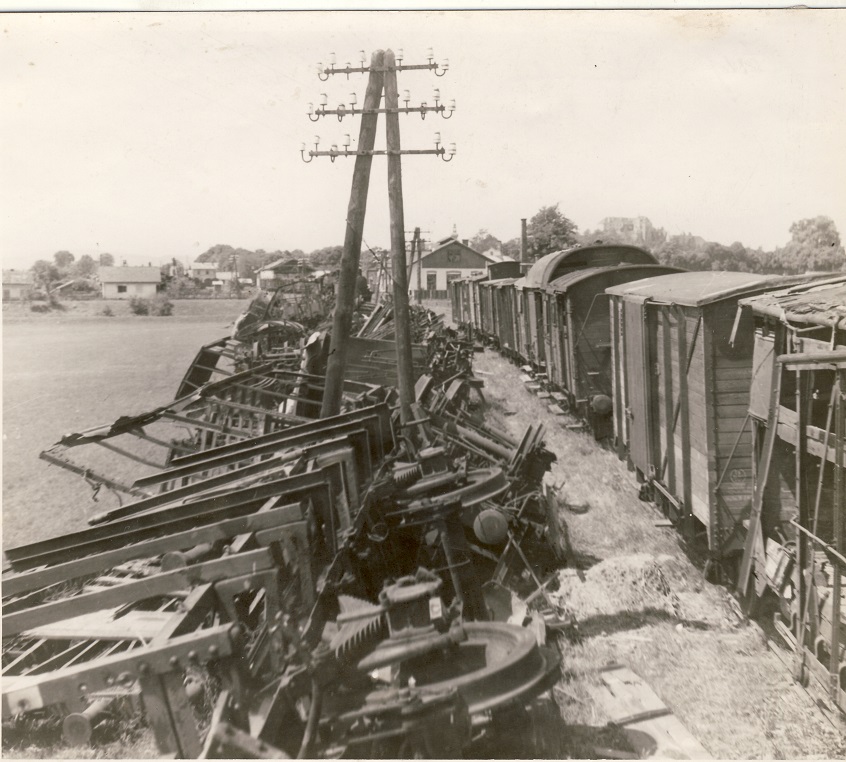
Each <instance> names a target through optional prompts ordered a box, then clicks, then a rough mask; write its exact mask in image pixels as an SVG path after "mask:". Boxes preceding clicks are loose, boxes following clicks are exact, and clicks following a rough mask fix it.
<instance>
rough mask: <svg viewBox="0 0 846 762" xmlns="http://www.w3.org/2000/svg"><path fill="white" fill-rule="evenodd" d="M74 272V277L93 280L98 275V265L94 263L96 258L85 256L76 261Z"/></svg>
mask: <svg viewBox="0 0 846 762" xmlns="http://www.w3.org/2000/svg"><path fill="white" fill-rule="evenodd" d="M73 270H74V275H76V276H77V277H78V278H93V277H94V276H95V275H96V274H97V263H96V262H95V261H94V257H91V256H89V255H88V254H83V255H82V256H81V257H80V258H79V259H78V260H77V261H76V265H75V266H74V268H73Z"/></svg>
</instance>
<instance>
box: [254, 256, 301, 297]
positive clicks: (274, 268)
mask: <svg viewBox="0 0 846 762" xmlns="http://www.w3.org/2000/svg"><path fill="white" fill-rule="evenodd" d="M312 273H313V269H312V267H311V265H309V264H308V263H306V262H305V261H304V260H299V259H296V258H295V257H288V258H285V257H283V258H282V259H277V260H276V261H275V262H271V263H270V264H269V265H265V266H264V267H262V268H261V270H260V271H259V274H258V278H256V285H257V286H258V287H259V288H263V289H266V290H268V291H271V290H273V289H275V288H279V287H280V286H283V285H284V284H285V283H290V282H291V281H292V280H300V279H302V278H309V277H311V275H312Z"/></svg>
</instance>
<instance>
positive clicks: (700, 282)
mask: <svg viewBox="0 0 846 762" xmlns="http://www.w3.org/2000/svg"><path fill="white" fill-rule="evenodd" d="M790 282H793V281H792V280H787V279H784V278H778V277H776V276H767V275H754V274H750V273H735V272H687V273H676V274H673V275H664V276H660V277H656V278H648V279H646V280H641V281H636V282H634V283H631V284H628V285H623V286H615V287H612V288H610V289H608V293H609V294H610V296H611V321H612V344H613V346H612V353H613V369H614V375H613V384H614V434H615V439H616V441H617V443H618V447H619V448H620V449H622V450H624V451H625V454H626V456H627V458H628V460H629V463H630V465H631V466H632V467H633V468H634V469H636V470H637V473H638V476H639V478H640V479H642V480H644V481H646V482H647V483H648V484H649V485H650V486H651V487H652V488H653V490H652V493H653V497H654V498H655V499H656V501H658V502H659V503H660V504H661V505H663V506H664V507H665V508H666V509H667V510H668V511H669V512H670V513H671V515H673V516H674V517H677V518H679V519H681V520H682V528H683V529H684V530H685V532H686V533H688V534H692V533H693V532H694V531H701V530H702V529H703V528H704V531H705V533H706V537H707V543H708V548H709V550H710V555H711V559H712V561H714V562H716V563H720V562H722V561H723V560H724V559H726V558H727V557H729V556H730V555H733V554H737V555H736V557H735V560H737V558H739V551H740V550H742V548H743V545H744V538H745V530H744V527H743V524H742V521H743V519H745V518H746V517H747V516H748V515H749V510H750V505H751V498H752V487H753V477H754V471H753V466H752V427H751V425H750V421H749V415H748V409H749V388H750V382H751V380H752V355H753V352H752V343H753V342H752V330H751V322H750V321H746V324H745V325H744V324H740V325H738V326H735V317H736V315H737V314H738V312H737V301H738V299H740V298H741V297H744V296H752V295H755V294H758V293H762V292H764V291H766V290H768V289H772V288H774V287H778V286H779V285H780V284H782V285H787V284H788V283H790ZM732 339H734V341H732Z"/></svg>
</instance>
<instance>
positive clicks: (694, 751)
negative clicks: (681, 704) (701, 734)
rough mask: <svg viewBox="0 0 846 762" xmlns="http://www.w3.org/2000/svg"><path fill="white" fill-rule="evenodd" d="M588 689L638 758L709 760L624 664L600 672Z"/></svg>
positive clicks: (703, 750) (649, 690)
mask: <svg viewBox="0 0 846 762" xmlns="http://www.w3.org/2000/svg"><path fill="white" fill-rule="evenodd" d="M599 677H600V679H601V681H602V684H601V685H600V686H595V687H593V688H592V689H591V694H592V696H593V699H594V700H595V701H596V703H597V704H598V705H599V706H601V707H602V709H603V710H604V711H605V713H606V714H607V715H608V717H609V721H610V722H611V723H613V724H615V725H618V726H620V728H621V729H622V730H623V732H624V733H625V735H626V738H627V739H628V741H629V743H630V744H631V746H632V748H633V749H634V750H635V751H636V752H637V753H638V756H639V758H640V759H711V756H710V755H709V754H708V752H707V751H706V749H705V747H704V746H702V744H701V743H699V741H698V740H697V739H696V738H695V737H694V736H693V735H692V734H691V733H690V731H689V730H688V729H687V728H685V726H684V725H682V723H681V721H680V720H679V719H678V717H676V716H675V715H674V714H673V713H672V712H671V711H670V709H669V708H668V707H667V705H666V704H664V702H663V701H661V699H660V698H659V697H658V695H657V694H656V693H655V691H653V690H652V688H650V687H649V685H648V684H647V683H646V682H645V681H644V680H643V679H642V678H640V677H639V676H638V675H636V674H635V673H634V672H632V671H631V670H630V669H629V668H628V667H619V666H618V667H609V668H608V669H605V670H603V671H602V672H600V675H599Z"/></svg>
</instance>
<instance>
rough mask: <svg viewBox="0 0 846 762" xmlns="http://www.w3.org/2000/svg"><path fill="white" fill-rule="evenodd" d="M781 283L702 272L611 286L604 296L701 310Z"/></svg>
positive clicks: (751, 276) (760, 277)
mask: <svg viewBox="0 0 846 762" xmlns="http://www.w3.org/2000/svg"><path fill="white" fill-rule="evenodd" d="M783 282H784V279H783V278H781V277H779V276H777V275H760V274H756V273H738V272H730V271H726V270H705V271H696V272H683V273H672V274H671V275H659V276H657V277H653V278H645V279H644V280H638V281H634V282H633V283H625V284H623V285H620V286H612V287H610V288H608V289H606V293H608V294H614V295H615V296H633V297H643V298H649V299H656V300H659V301H664V302H670V303H672V304H681V305H684V306H685V307H702V306H704V305H706V304H712V303H713V302H719V301H720V300H722V299H730V298H732V297H737V296H743V295H745V294H749V293H752V292H755V291H763V290H764V289H766V288H773V287H774V286H776V287H777V286H778V285H779V284H781V283H783Z"/></svg>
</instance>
